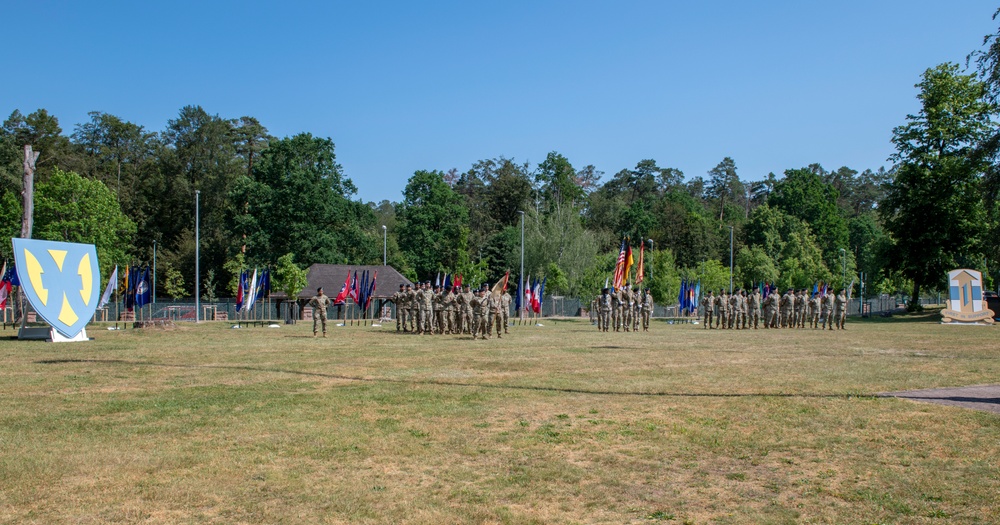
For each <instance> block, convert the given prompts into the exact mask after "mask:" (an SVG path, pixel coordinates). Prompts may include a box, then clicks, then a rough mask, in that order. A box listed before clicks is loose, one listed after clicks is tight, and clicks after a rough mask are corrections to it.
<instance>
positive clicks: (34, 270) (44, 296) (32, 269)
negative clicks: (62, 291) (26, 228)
mask: <svg viewBox="0 0 1000 525" xmlns="http://www.w3.org/2000/svg"><path fill="white" fill-rule="evenodd" d="M24 263H25V265H26V266H27V267H28V268H27V270H28V280H30V281H31V287H32V288H34V289H35V293H36V294H38V299H39V300H40V301H42V306H48V303H49V291H48V290H46V289H45V288H43V287H42V274H43V273H45V272H43V271H42V265H41V264H40V263H39V262H38V259H36V258H35V255H34V254H33V253H31V252H30V251H28V250H24Z"/></svg>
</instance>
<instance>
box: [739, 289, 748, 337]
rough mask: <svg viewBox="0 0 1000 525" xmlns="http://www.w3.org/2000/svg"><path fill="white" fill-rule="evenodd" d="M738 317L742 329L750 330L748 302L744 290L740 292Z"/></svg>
mask: <svg viewBox="0 0 1000 525" xmlns="http://www.w3.org/2000/svg"><path fill="white" fill-rule="evenodd" d="M740 317H742V318H743V329H744V330H746V329H747V328H750V302H749V298H748V297H747V291H746V290H740Z"/></svg>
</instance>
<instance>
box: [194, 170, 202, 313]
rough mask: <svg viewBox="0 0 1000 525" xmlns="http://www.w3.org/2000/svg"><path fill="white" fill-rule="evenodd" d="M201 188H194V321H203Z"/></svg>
mask: <svg viewBox="0 0 1000 525" xmlns="http://www.w3.org/2000/svg"><path fill="white" fill-rule="evenodd" d="M200 200H201V190H194V322H195V323H197V322H199V321H201V301H200V296H199V295H198V290H200V289H201V214H200V209H201V208H200V206H199V205H198V204H199V201H200Z"/></svg>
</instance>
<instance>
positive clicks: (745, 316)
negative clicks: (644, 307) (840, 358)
mask: <svg viewBox="0 0 1000 525" xmlns="http://www.w3.org/2000/svg"><path fill="white" fill-rule="evenodd" d="M701 311H702V316H703V323H704V325H705V329H706V330H708V329H712V328H728V329H730V330H746V329H749V328H753V329H754V330H756V329H757V328H758V327H760V326H763V327H764V328H807V327H808V328H813V329H821V330H827V329H829V330H833V328H834V326H836V327H837V328H838V329H840V330H843V329H844V321H845V319H846V318H847V295H846V292H845V291H844V290H843V289H840V290H838V291H837V293H836V294H834V293H833V292H832V290H831V291H826V292H823V293H820V292H815V293H813V294H811V295H810V294H809V292H808V291H806V290H805V289H802V290H794V289H789V290H788V291H786V292H785V293H784V295H782V294H780V293H778V292H772V293H770V294H768V296H767V297H762V296H761V293H760V290H756V289H755V290H753V291H751V292H750V293H749V294H747V291H746V290H740V289H739V288H737V289H736V290H734V291H733V293H731V294H730V293H728V292H727V291H726V290H725V289H722V290H719V295H715V294H714V293H713V292H712V291H711V290H709V292H708V294H707V295H705V296H704V297H702V299H701Z"/></svg>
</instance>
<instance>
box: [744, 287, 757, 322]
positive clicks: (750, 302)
mask: <svg viewBox="0 0 1000 525" xmlns="http://www.w3.org/2000/svg"><path fill="white" fill-rule="evenodd" d="M747 308H748V309H749V311H750V320H749V322H748V324H750V325H753V329H754V330H756V329H757V325H758V323H760V290H758V289H757V288H754V289H753V293H752V294H750V297H749V298H748V299H747Z"/></svg>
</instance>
